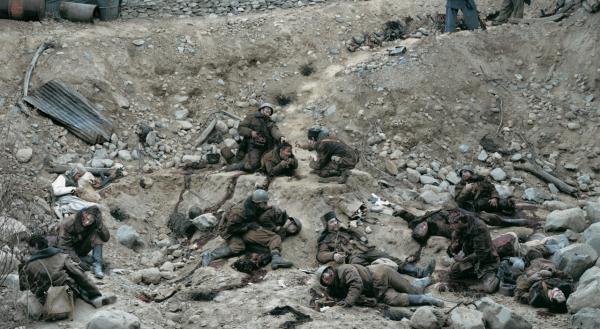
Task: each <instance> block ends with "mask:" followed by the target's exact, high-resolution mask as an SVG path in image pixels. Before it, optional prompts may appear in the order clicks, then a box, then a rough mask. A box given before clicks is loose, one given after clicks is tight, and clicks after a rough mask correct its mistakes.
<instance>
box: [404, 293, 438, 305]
mask: <svg viewBox="0 0 600 329" xmlns="http://www.w3.org/2000/svg"><path fill="white" fill-rule="evenodd" d="M408 304H409V305H411V306H412V305H414V306H418V305H433V306H438V307H444V301H443V300H441V299H438V298H435V297H433V296H431V295H408Z"/></svg>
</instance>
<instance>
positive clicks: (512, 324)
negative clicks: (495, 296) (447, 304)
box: [475, 297, 532, 329]
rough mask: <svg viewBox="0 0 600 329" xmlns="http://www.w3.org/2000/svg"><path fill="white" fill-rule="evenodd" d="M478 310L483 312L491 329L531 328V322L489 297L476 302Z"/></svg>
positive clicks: (484, 318) (487, 325) (487, 326)
mask: <svg viewBox="0 0 600 329" xmlns="http://www.w3.org/2000/svg"><path fill="white" fill-rule="evenodd" d="M475 306H476V307H477V310H478V311H480V312H481V313H483V320H484V321H485V325H486V328H489V329H531V328H532V326H531V323H529V322H527V320H525V319H524V318H523V317H522V316H520V315H519V314H517V313H515V312H513V311H512V310H511V309H509V308H508V307H506V306H503V305H500V304H497V303H496V302H494V301H493V300H491V299H490V298H488V297H484V298H482V299H480V300H478V301H477V302H475Z"/></svg>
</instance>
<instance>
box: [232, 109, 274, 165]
mask: <svg viewBox="0 0 600 329" xmlns="http://www.w3.org/2000/svg"><path fill="white" fill-rule="evenodd" d="M271 115H273V105H271V104H269V103H263V104H261V105H260V106H259V107H258V111H257V112H255V113H252V114H248V115H247V116H246V117H245V118H244V120H243V121H242V122H241V123H240V125H239V127H238V132H239V133H240V136H242V137H244V145H245V147H246V150H245V151H246V153H245V155H244V158H243V159H242V160H241V161H240V162H238V163H234V164H231V165H229V166H227V167H225V170H226V171H233V170H244V171H246V172H255V171H256V170H258V169H259V168H260V165H261V163H260V159H261V157H262V155H263V154H265V153H266V152H267V151H269V150H271V149H272V148H273V147H275V146H276V145H277V144H279V143H282V142H285V141H286V139H285V137H283V135H282V134H281V132H280V131H279V128H278V127H277V125H276V124H275V122H273V120H271Z"/></svg>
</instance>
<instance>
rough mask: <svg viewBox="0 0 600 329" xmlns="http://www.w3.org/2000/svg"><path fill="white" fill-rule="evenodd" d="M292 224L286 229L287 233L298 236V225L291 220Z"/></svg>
mask: <svg viewBox="0 0 600 329" xmlns="http://www.w3.org/2000/svg"><path fill="white" fill-rule="evenodd" d="M288 221H289V222H290V224H289V225H288V227H287V228H286V232H288V233H289V234H292V235H293V234H296V233H298V226H296V223H294V222H293V221H291V220H289V219H288Z"/></svg>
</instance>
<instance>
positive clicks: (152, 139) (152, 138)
mask: <svg viewBox="0 0 600 329" xmlns="http://www.w3.org/2000/svg"><path fill="white" fill-rule="evenodd" d="M158 141H159V139H158V133H157V132H156V131H154V130H152V131H151V132H149V133H148V135H146V144H148V145H149V146H154V145H156V144H158Z"/></svg>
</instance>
